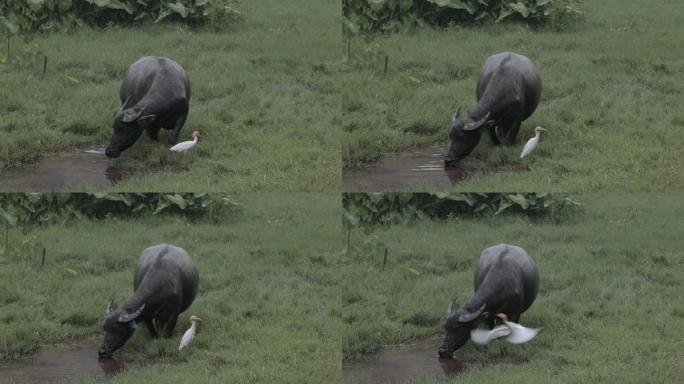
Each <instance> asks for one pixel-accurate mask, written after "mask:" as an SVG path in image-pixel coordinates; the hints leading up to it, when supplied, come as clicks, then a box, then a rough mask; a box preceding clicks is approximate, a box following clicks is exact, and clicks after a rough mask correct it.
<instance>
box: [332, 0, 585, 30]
mask: <svg viewBox="0 0 684 384" xmlns="http://www.w3.org/2000/svg"><path fill="white" fill-rule="evenodd" d="M580 2H581V0H516V1H512V0H488V1H485V0H343V1H342V13H343V16H344V24H343V26H344V27H343V28H344V30H345V32H346V33H348V34H357V33H360V32H386V31H396V30H398V29H400V28H402V27H404V26H412V25H422V24H430V25H437V26H447V25H450V24H453V23H464V22H475V21H479V20H485V19H489V20H493V21H496V22H500V21H502V20H506V19H518V20H525V21H527V22H531V23H544V22H550V23H551V24H552V25H553V26H558V27H560V26H567V25H569V24H570V23H571V22H572V21H576V20H578V19H580V18H581V17H582V15H583V13H582V11H581V10H580V9H579V4H580Z"/></svg>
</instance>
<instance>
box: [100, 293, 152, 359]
mask: <svg viewBox="0 0 684 384" xmlns="http://www.w3.org/2000/svg"><path fill="white" fill-rule="evenodd" d="M144 309H145V304H143V305H141V306H140V308H138V309H137V310H136V311H135V312H132V313H129V312H127V311H126V310H124V309H123V308H120V309H116V307H115V305H114V300H112V301H111V302H110V303H109V305H108V306H107V311H106V312H105V320H104V331H105V335H104V341H103V342H102V346H101V347H100V349H99V350H98V351H97V353H98V355H99V357H100V358H101V359H102V358H111V357H112V355H113V354H114V351H116V350H117V349H119V348H121V346H122V345H124V344H125V343H126V341H127V340H128V339H129V338H130V337H131V336H133V331H135V328H136V327H137V324H136V322H135V319H136V318H137V317H138V316H140V314H141V313H142V312H143V310H144Z"/></svg>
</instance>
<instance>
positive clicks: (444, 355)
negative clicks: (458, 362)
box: [437, 346, 454, 359]
mask: <svg viewBox="0 0 684 384" xmlns="http://www.w3.org/2000/svg"><path fill="white" fill-rule="evenodd" d="M437 353H438V354H439V357H440V358H441V359H445V358H447V357H451V355H453V354H454V351H449V349H448V348H446V347H445V346H441V347H439V350H437Z"/></svg>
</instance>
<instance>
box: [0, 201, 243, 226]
mask: <svg viewBox="0 0 684 384" xmlns="http://www.w3.org/2000/svg"><path fill="white" fill-rule="evenodd" d="M239 209H240V205H239V204H238V203H237V202H235V201H234V200H232V199H230V198H229V197H227V196H223V195H216V196H215V195H208V194H206V193H175V194H163V193H8V194H0V223H3V224H5V225H8V226H18V225H22V224H41V223H54V222H59V221H61V222H64V221H67V220H69V219H73V218H81V217H88V218H95V219H102V218H108V217H118V216H136V215H149V214H151V215H157V214H179V215H183V216H187V217H205V216H209V217H211V216H212V215H213V214H214V213H218V212H221V213H234V212H237V211H239Z"/></svg>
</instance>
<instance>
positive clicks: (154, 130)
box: [146, 124, 161, 141]
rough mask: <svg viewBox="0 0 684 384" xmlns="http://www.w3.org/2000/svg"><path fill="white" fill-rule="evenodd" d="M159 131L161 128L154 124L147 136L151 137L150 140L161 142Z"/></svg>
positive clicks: (148, 128) (148, 129) (148, 130)
mask: <svg viewBox="0 0 684 384" xmlns="http://www.w3.org/2000/svg"><path fill="white" fill-rule="evenodd" d="M159 129H161V126H160V125H158V124H152V125H150V126H149V127H147V129H146V131H147V136H149V137H150V139H152V140H154V141H159Z"/></svg>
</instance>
